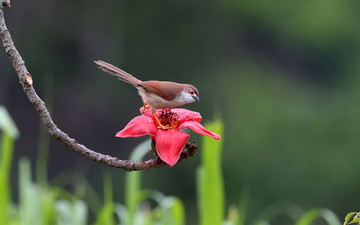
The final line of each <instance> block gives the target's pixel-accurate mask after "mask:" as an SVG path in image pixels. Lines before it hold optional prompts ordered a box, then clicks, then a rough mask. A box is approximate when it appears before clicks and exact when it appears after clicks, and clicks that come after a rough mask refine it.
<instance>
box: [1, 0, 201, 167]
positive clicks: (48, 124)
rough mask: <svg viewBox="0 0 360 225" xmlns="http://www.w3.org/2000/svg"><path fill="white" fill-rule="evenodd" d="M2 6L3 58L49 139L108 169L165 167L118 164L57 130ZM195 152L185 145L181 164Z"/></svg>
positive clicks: (158, 162)
mask: <svg viewBox="0 0 360 225" xmlns="http://www.w3.org/2000/svg"><path fill="white" fill-rule="evenodd" d="M4 5H7V6H8V7H10V0H0V36H1V40H2V43H3V45H4V48H5V51H6V54H7V55H8V56H9V57H10V59H11V61H12V63H13V66H14V68H15V70H16V73H17V74H18V77H19V81H20V84H21V86H22V87H23V89H24V92H25V94H26V95H27V97H28V98H29V100H30V102H31V103H32V104H33V106H34V107H35V109H36V110H37V111H38V113H39V115H40V117H41V119H42V120H43V122H44V125H45V128H46V129H47V130H48V131H49V133H50V135H52V136H53V137H55V138H56V139H57V140H58V141H60V142H61V143H63V144H64V145H65V146H66V147H68V148H70V149H71V150H73V151H74V152H76V153H79V154H80V155H82V156H83V157H85V158H87V159H89V160H92V161H95V162H98V163H104V164H106V165H108V166H111V167H116V168H121V169H124V170H126V171H137V170H148V169H150V168H159V167H162V166H165V165H166V163H165V162H163V161H162V160H161V159H160V158H159V157H158V158H156V159H150V160H147V161H139V162H134V161H130V160H121V159H118V158H116V157H113V156H109V155H103V154H101V153H98V152H95V151H93V150H90V149H88V148H87V147H85V146H84V145H82V144H79V143H78V142H77V141H76V140H75V139H73V138H71V137H69V136H68V135H67V134H66V133H65V132H63V131H62V130H60V129H59V128H58V127H57V126H56V124H55V123H54V121H53V120H52V118H51V116H50V113H49V111H48V110H47V108H46V106H45V102H44V101H42V100H41V98H40V97H39V96H38V95H37V93H36V91H35V89H34V87H33V79H32V77H31V75H30V73H29V72H28V70H27V68H26V66H25V62H24V60H23V59H22V57H21V55H20V53H19V52H18V50H17V49H16V47H15V45H14V42H13V40H12V38H11V35H10V33H9V30H8V29H7V27H6V24H5V18H4V10H3V7H4ZM196 149H197V145H196V143H194V144H189V143H187V144H186V150H185V151H183V152H182V153H181V155H180V160H181V159H184V158H188V157H190V156H193V155H194V153H195V151H196Z"/></svg>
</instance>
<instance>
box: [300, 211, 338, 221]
mask: <svg viewBox="0 0 360 225" xmlns="http://www.w3.org/2000/svg"><path fill="white" fill-rule="evenodd" d="M320 218H322V219H324V220H325V221H326V223H327V224H329V225H340V224H341V222H340V220H339V218H338V217H337V216H336V214H335V213H334V212H332V211H331V210H329V209H312V210H310V211H308V212H306V213H305V214H304V215H303V216H302V217H301V218H300V219H299V221H298V222H297V223H296V225H310V224H312V223H313V222H314V220H316V219H320Z"/></svg>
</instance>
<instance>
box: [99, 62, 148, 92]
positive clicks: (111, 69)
mask: <svg viewBox="0 0 360 225" xmlns="http://www.w3.org/2000/svg"><path fill="white" fill-rule="evenodd" d="M94 62H95V63H96V65H98V67H99V68H100V69H102V70H103V71H104V72H106V73H108V74H110V75H112V76H114V77H117V78H118V79H119V80H122V81H124V82H127V83H129V84H132V85H134V86H137V85H138V84H141V83H142V81H141V80H139V79H137V78H136V77H134V76H132V75H131V74H129V73H127V72H125V71H124V70H122V69H120V68H117V67H116V66H114V65H111V64H110V63H107V62H104V61H101V60H94Z"/></svg>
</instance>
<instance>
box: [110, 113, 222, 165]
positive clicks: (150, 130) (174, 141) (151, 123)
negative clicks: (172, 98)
mask: <svg viewBox="0 0 360 225" xmlns="http://www.w3.org/2000/svg"><path fill="white" fill-rule="evenodd" d="M140 111H141V109H140ZM156 116H157V117H158V118H159V121H160V122H161V124H162V125H163V126H166V127H168V128H169V129H160V128H158V127H157V125H156V122H155V120H154V117H153V114H152V113H151V112H150V110H145V112H144V114H142V115H140V116H137V117H135V118H134V119H132V120H131V121H130V122H129V123H128V124H127V125H126V127H125V128H124V129H123V130H121V131H119V132H118V133H117V134H116V135H115V136H116V137H122V138H125V137H140V136H144V135H147V134H148V135H150V136H151V138H152V139H153V140H154V141H155V143H156V151H157V154H158V155H159V157H160V158H161V160H162V161H164V162H166V163H167V164H169V165H170V166H173V165H174V164H175V163H176V162H177V161H178V160H179V157H180V153H181V151H182V149H183V148H184V146H185V144H186V142H187V141H188V139H189V135H188V134H187V133H184V132H182V131H180V130H181V129H185V128H187V127H188V128H190V129H191V130H193V131H195V132H196V133H198V134H202V135H207V136H209V137H212V138H214V139H217V140H220V136H219V135H218V134H216V133H214V132H211V131H209V130H207V129H205V127H203V126H202V125H201V124H200V121H201V116H200V114H199V113H197V112H193V111H190V110H187V109H181V108H177V109H171V111H170V110H169V109H165V110H158V111H157V112H156Z"/></svg>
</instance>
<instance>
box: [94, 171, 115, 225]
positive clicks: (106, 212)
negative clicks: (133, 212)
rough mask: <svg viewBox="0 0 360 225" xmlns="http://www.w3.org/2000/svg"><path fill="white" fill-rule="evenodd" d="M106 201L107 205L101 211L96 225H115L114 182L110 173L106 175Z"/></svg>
mask: <svg viewBox="0 0 360 225" xmlns="http://www.w3.org/2000/svg"><path fill="white" fill-rule="evenodd" d="M104 199H105V203H104V206H103V208H102V209H101V210H100V213H99V214H98V217H97V218H96V223H95V225H102V224H107V225H113V224H115V220H114V210H115V209H114V208H115V205H114V202H113V190H112V180H111V175H110V174H109V173H105V175H104Z"/></svg>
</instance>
